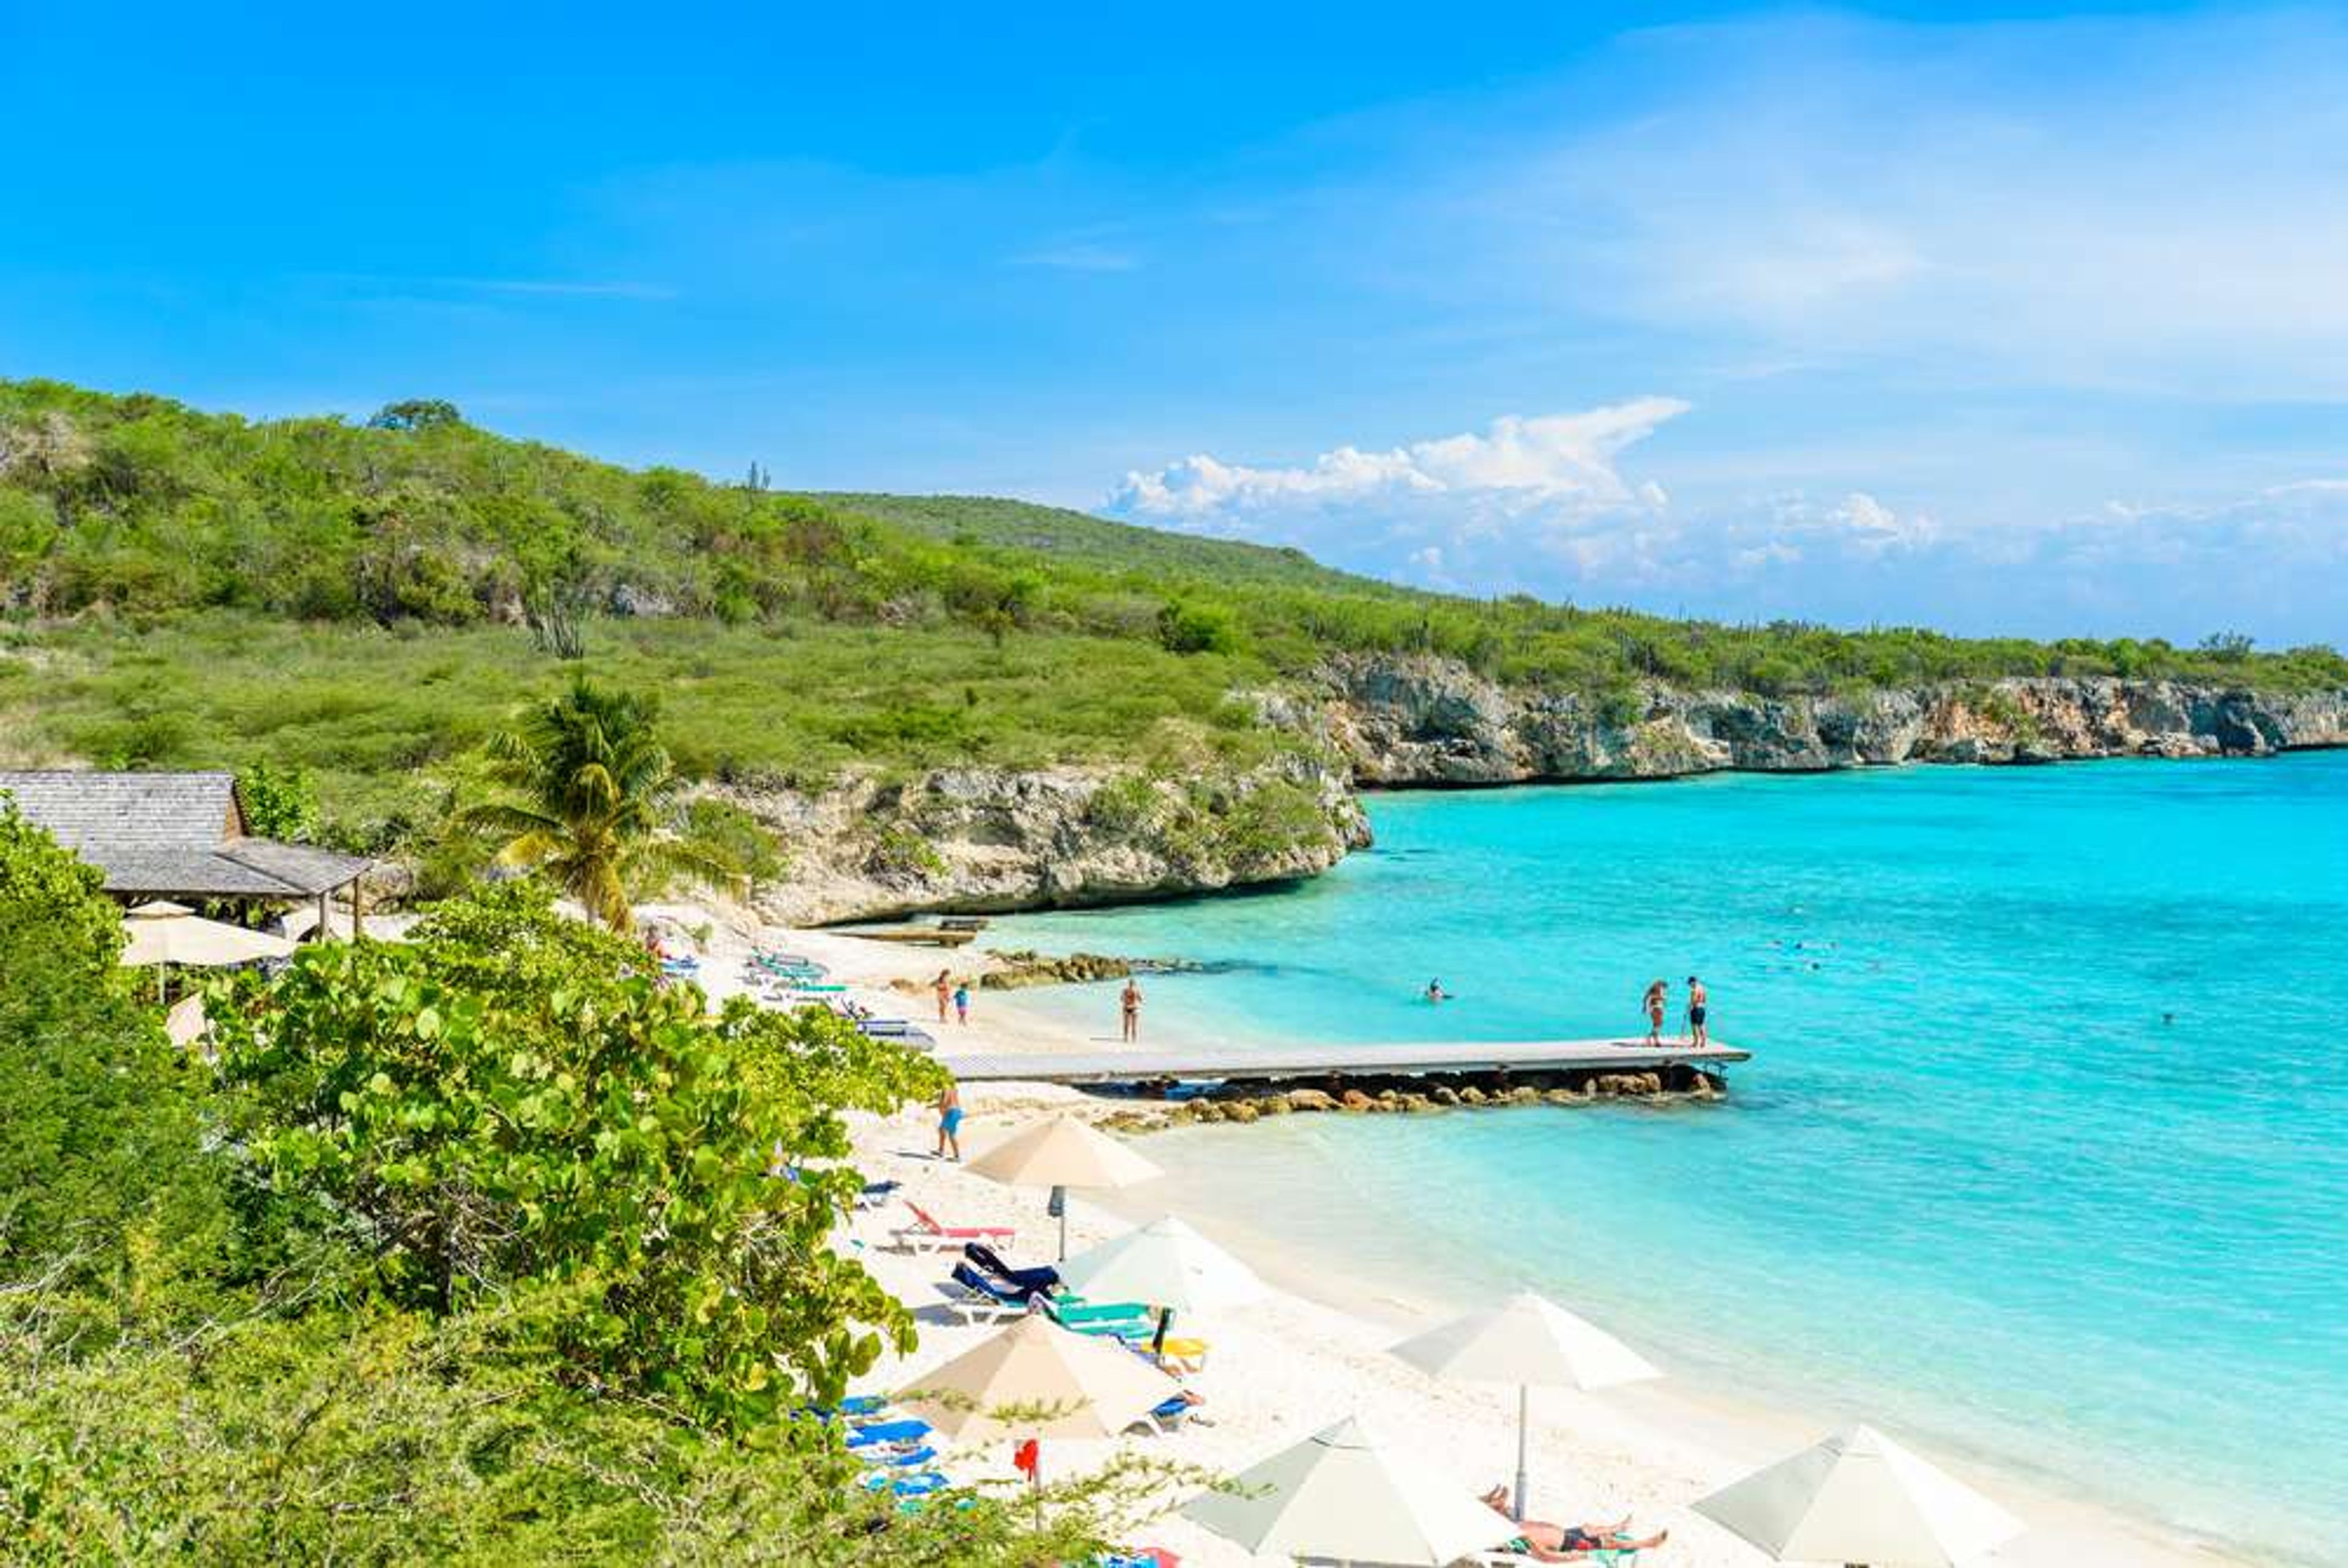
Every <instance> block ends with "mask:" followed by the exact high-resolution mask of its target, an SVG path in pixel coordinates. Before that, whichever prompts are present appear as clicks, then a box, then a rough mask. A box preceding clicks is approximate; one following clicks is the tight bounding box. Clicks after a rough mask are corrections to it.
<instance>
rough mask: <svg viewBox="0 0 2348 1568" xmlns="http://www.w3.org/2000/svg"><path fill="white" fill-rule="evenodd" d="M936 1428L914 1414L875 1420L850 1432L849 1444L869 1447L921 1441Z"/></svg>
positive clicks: (851, 1447) (854, 1447)
mask: <svg viewBox="0 0 2348 1568" xmlns="http://www.w3.org/2000/svg"><path fill="white" fill-rule="evenodd" d="M933 1430H936V1429H935V1428H933V1427H932V1426H931V1425H930V1423H929V1422H927V1421H925V1420H922V1419H919V1418H918V1417H913V1416H908V1417H906V1418H905V1419H901V1420H895V1421H874V1422H872V1423H871V1424H870V1425H869V1426H862V1427H859V1428H857V1429H856V1430H854V1431H852V1432H850V1433H849V1434H848V1446H849V1447H850V1449H867V1448H879V1447H884V1446H886V1445H887V1444H890V1443H911V1442H919V1441H921V1440H922V1439H924V1438H926V1437H928V1436H929V1435H930V1433H931V1432H932V1431H933Z"/></svg>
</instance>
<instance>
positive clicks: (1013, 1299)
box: [938, 1263, 1030, 1323]
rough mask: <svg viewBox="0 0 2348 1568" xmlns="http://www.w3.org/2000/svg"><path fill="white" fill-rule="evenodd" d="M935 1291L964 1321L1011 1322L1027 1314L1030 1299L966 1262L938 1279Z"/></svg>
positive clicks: (1026, 1294) (1022, 1292)
mask: <svg viewBox="0 0 2348 1568" xmlns="http://www.w3.org/2000/svg"><path fill="white" fill-rule="evenodd" d="M938 1294H939V1295H941V1296H944V1297H945V1298H946V1305H947V1306H948V1307H952V1308H953V1310H954V1312H955V1314H956V1315H957V1316H958V1317H961V1318H962V1320H963V1322H965V1323H1011V1322H1015V1321H1016V1320H1018V1319H1019V1318H1022V1317H1026V1316H1027V1313H1028V1302H1029V1300H1030V1296H1029V1295H1028V1293H1026V1292H1025V1291H1019V1290H1014V1289H1011V1288H1009V1287H1007V1286H1002V1285H998V1284H997V1283H995V1282H994V1280H991V1279H989V1278H987V1277H986V1276H984V1275H983V1274H981V1273H979V1272H978V1270H976V1269H974V1268H973V1267H971V1266H970V1265H968V1264H966V1263H958V1264H956V1265H954V1267H953V1274H952V1275H951V1276H948V1277H946V1278H944V1279H942V1280H940V1281H938Z"/></svg>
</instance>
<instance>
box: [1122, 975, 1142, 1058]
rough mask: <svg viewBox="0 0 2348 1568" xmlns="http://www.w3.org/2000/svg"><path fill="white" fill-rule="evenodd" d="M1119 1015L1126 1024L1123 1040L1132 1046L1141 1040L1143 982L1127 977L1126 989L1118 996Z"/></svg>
mask: <svg viewBox="0 0 2348 1568" xmlns="http://www.w3.org/2000/svg"><path fill="white" fill-rule="evenodd" d="M1117 1013H1118V1015H1119V1018H1120V1020H1121V1021H1122V1022H1123V1024H1124V1035H1123V1039H1124V1040H1125V1043H1126V1044H1128V1045H1131V1044H1132V1043H1133V1042H1134V1041H1135V1040H1139V1039H1140V1038H1141V982H1140V981H1139V980H1137V979H1134V978H1133V977H1131V976H1130V975H1128V976H1127V977H1126V981H1125V989H1123V990H1121V991H1119V992H1118V993H1117Z"/></svg>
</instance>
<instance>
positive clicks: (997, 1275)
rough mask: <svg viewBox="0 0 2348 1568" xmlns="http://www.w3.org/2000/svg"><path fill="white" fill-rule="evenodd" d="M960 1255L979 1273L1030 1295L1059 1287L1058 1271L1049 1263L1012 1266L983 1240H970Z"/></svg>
mask: <svg viewBox="0 0 2348 1568" xmlns="http://www.w3.org/2000/svg"><path fill="white" fill-rule="evenodd" d="M962 1255H963V1257H965V1258H967V1259H969V1260H970V1262H971V1264H972V1266H973V1267H975V1268H976V1269H977V1270H978V1271H979V1272H980V1273H982V1274H984V1275H986V1276H988V1277H990V1278H992V1279H996V1280H999V1281H1001V1282H1002V1283H1003V1284H1004V1285H1008V1286H1013V1287H1014V1288H1016V1289H1020V1290H1024V1291H1026V1292H1027V1293H1028V1294H1029V1295H1031V1296H1032V1295H1035V1294H1036V1293H1037V1292H1039V1291H1053V1290H1057V1289H1058V1288H1059V1287H1060V1271H1059V1270H1058V1269H1056V1268H1054V1267H1053V1266H1051V1265H1050V1264H1040V1265H1038V1266H1035V1267H1034V1268H1014V1267H1012V1266H1010V1265H1009V1264H1007V1263H1005V1262H1004V1260H1003V1255H1002V1254H1001V1253H999V1252H997V1251H995V1250H994V1248H993V1247H991V1246H989V1245H986V1244H985V1243H984V1242H983V1241H974V1242H972V1243H971V1244H970V1245H967V1246H965V1247H963V1249H962Z"/></svg>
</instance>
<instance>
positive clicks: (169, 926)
mask: <svg viewBox="0 0 2348 1568" xmlns="http://www.w3.org/2000/svg"><path fill="white" fill-rule="evenodd" d="M122 923H123V925H124V926H125V927H127V928H128V929H129V933H130V940H129V943H128V944H127V945H126V946H125V947H124V948H123V949H122V961H123V962H124V963H126V964H193V965H196V966H198V967H200V968H211V967H213V966H217V965H221V964H249V963H252V961H253V960H254V959H256V958H284V957H286V956H287V955H288V954H290V953H292V952H293V943H291V942H289V941H287V940H286V939H285V938H283V937H272V936H269V935H268V934H266V933H265V932H261V931H248V930H246V929H245V928H244V927H242V926H229V925H223V924H222V923H221V922H220V921H218V920H207V919H205V918H203V917H201V916H200V915H198V914H196V913H195V912H193V911H192V910H190V909H186V908H183V907H180V905H177V904H170V903H164V902H162V901H160V900H158V901H157V902H155V903H152V904H141V905H139V907H137V908H135V909H133V910H131V911H130V913H129V915H128V916H126V917H124V919H123V922H122Z"/></svg>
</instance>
